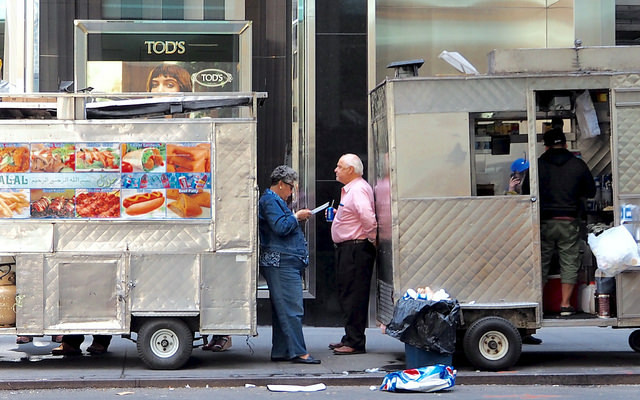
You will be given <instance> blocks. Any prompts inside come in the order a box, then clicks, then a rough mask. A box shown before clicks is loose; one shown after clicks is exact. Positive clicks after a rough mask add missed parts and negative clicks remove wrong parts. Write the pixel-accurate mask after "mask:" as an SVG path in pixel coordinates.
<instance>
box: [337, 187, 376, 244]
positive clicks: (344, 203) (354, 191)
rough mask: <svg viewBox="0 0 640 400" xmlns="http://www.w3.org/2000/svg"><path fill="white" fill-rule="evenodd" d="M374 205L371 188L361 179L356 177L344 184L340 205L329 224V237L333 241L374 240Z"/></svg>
mask: <svg viewBox="0 0 640 400" xmlns="http://www.w3.org/2000/svg"><path fill="white" fill-rule="evenodd" d="M377 226H378V223H377V222H376V213H375V206H374V204H373V189H371V186H370V185H369V184H368V183H367V181H365V180H364V179H362V177H359V178H356V179H354V180H352V181H351V182H349V183H348V184H346V185H344V186H343V187H342V190H341V195H340V205H339V206H338V209H337V210H336V216H335V219H334V220H333V223H332V224H331V239H333V242H334V243H341V242H344V241H346V240H354V239H369V240H370V241H372V242H375V240H376V228H377Z"/></svg>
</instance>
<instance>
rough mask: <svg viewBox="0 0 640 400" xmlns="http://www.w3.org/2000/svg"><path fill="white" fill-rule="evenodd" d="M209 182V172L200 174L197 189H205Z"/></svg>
mask: <svg viewBox="0 0 640 400" xmlns="http://www.w3.org/2000/svg"><path fill="white" fill-rule="evenodd" d="M206 184H207V174H202V175H200V179H198V181H197V182H196V189H203V188H204V185H206Z"/></svg>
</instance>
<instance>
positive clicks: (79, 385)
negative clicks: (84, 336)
mask: <svg viewBox="0 0 640 400" xmlns="http://www.w3.org/2000/svg"><path fill="white" fill-rule="evenodd" d="M384 375H385V374H376V375H374V374H371V375H366V376H344V375H340V376H334V375H327V376H272V377H264V376H259V377H255V378H251V377H237V378H234V377H229V378H209V379H204V378H194V379H189V378H187V379H165V378H163V379H145V378H142V379H135V378H132V379H80V380H19V381H5V382H0V390H26V389H30V390H34V389H87V388H167V387H185V386H189V387H243V386H245V385H255V386H266V385H270V384H274V383H277V384H279V385H301V386H306V385H313V384H317V383H324V384H326V385H327V386H376V387H379V386H380V385H381V383H382V379H383V378H384ZM638 384H640V375H638V374H624V373H621V374H589V375H585V374H579V373H561V374H555V375H543V374H513V375H510V374H508V373H492V374H488V373H480V374H474V375H467V374H463V375H458V376H457V377H456V385H469V386H474V385H559V386H574V385H638Z"/></svg>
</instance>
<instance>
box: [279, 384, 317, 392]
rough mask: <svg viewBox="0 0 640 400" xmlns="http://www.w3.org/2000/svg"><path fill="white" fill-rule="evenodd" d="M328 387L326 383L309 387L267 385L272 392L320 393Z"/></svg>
mask: <svg viewBox="0 0 640 400" xmlns="http://www.w3.org/2000/svg"><path fill="white" fill-rule="evenodd" d="M326 388H327V386H326V385H325V384H324V383H316V384H315V385H309V386H298V385H267V389H269V391H270V392H319V391H321V390H325V389H326Z"/></svg>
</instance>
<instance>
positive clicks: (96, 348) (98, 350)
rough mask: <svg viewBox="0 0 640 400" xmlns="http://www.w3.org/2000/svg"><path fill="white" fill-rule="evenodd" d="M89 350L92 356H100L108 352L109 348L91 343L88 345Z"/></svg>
mask: <svg viewBox="0 0 640 400" xmlns="http://www.w3.org/2000/svg"><path fill="white" fill-rule="evenodd" d="M87 352H88V353H89V354H91V355H92V356H99V355H101V354H104V353H106V352H107V349H106V348H105V347H104V346H103V345H101V344H98V343H91V346H89V347H87Z"/></svg>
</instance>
